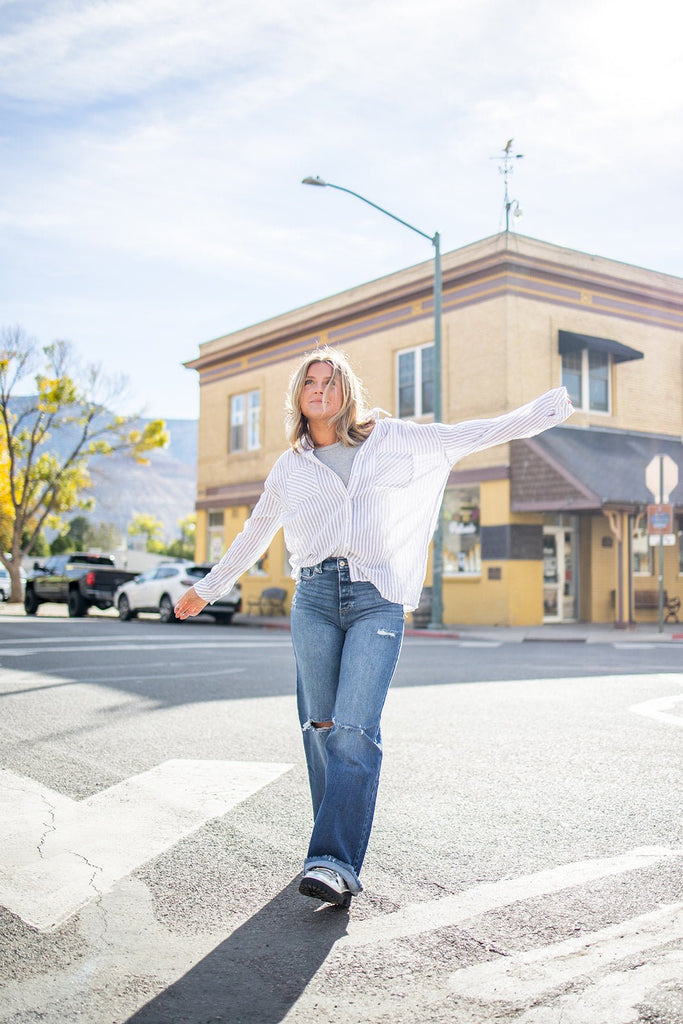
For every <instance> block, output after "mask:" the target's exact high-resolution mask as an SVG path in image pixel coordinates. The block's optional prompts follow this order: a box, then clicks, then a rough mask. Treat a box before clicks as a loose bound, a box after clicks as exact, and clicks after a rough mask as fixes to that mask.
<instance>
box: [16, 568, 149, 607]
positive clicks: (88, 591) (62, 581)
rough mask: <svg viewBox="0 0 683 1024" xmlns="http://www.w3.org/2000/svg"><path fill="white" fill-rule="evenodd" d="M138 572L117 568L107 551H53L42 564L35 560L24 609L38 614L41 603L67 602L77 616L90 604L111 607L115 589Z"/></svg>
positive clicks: (27, 587)
mask: <svg viewBox="0 0 683 1024" xmlns="http://www.w3.org/2000/svg"><path fill="white" fill-rule="evenodd" d="M136 575H137V573H134V572H126V570H125V569H117V568H116V566H115V565H114V560H113V559H112V558H109V557H107V556H106V555H87V554H83V553H81V552H77V553H76V554H64V555H52V557H51V558H48V560H47V561H46V562H45V564H44V565H40V564H39V563H38V562H35V563H34V565H33V574H32V575H31V576H29V578H28V579H27V580H26V590H25V593H24V609H25V611H26V614H27V615H35V614H36V612H37V611H38V608H39V606H40V605H41V604H44V603H46V602H48V601H49V602H57V603H59V604H66V605H67V606H68V609H69V615H70V616H71V617H72V618H78V617H80V616H82V615H86V614H87V612H88V608H90V607H92V606H93V605H94V606H95V607H96V608H111V607H112V605H113V603H114V591H115V590H116V588H117V587H118V586H120V584H121V583H125V582H126V581H127V580H132V579H133V578H134V577H135V576H136Z"/></svg>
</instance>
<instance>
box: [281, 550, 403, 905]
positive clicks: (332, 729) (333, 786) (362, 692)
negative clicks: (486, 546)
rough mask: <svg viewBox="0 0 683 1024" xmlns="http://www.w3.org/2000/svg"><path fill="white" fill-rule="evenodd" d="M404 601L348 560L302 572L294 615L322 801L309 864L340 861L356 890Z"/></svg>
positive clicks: (313, 771) (306, 734) (302, 714)
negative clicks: (388, 595) (352, 571)
mask: <svg viewBox="0 0 683 1024" xmlns="http://www.w3.org/2000/svg"><path fill="white" fill-rule="evenodd" d="M403 621H404V616H403V607H402V605H400V604H394V603H392V602H391V601H387V600H385V599H384V598H383V597H382V596H381V594H380V593H379V591H378V590H377V589H376V587H375V586H374V585H373V584H372V583H366V582H352V581H351V579H350V576H349V568H348V562H347V561H346V559H344V558H328V559H326V560H325V561H324V562H321V563H320V564H319V565H316V566H310V567H307V568H304V569H302V571H301V577H300V579H299V582H298V583H297V587H296V593H295V595H294V601H293V603H292V612H291V629H292V641H293V645H294V654H295V657H296V666H297V705H298V710H299V720H300V722H301V728H302V731H303V741H304V751H305V754H306V762H307V765H308V776H309V782H310V788H311V797H312V801H313V816H314V826H313V833H312V836H311V841H310V845H309V848H308V855H307V857H306V859H305V862H304V870H307V869H308V868H309V867H311V866H312V865H314V864H327V863H329V865H330V867H333V868H335V869H336V870H337V871H338V872H339V873H340V874H341V875H342V876H343V877H344V879H345V880H346V882H347V884H348V886H349V889H350V890H351V892H354V893H357V892H360V890H361V889H362V886H361V883H360V880H359V874H360V869H361V866H362V864H363V859H364V857H365V851H366V849H367V845H368V839H369V837H370V829H371V827H372V819H373V816H374V811H375V801H376V797H377V786H378V783H379V774H380V768H381V763H382V745H381V732H380V718H381V715H382V709H383V707H384V702H385V699H386V695H387V690H388V689H389V684H390V683H391V679H392V676H393V674H394V670H395V668H396V663H397V661H398V657H399V654H400V651H401V643H402V640H403Z"/></svg>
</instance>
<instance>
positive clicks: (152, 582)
mask: <svg viewBox="0 0 683 1024" xmlns="http://www.w3.org/2000/svg"><path fill="white" fill-rule="evenodd" d="M210 569H211V566H210V565H188V564H175V565H158V566H157V567H156V568H155V569H148V570H147V571H146V572H143V573H141V574H140V575H139V576H136V577H135V579H134V580H129V581H128V582H127V583H122V584H121V586H120V587H119V588H118V589H117V591H116V593H115V595H114V606H115V607H116V608H117V609H118V612H119V618H121V619H123V621H124V622H125V621H126V620H127V619H134V618H135V616H136V615H137V614H138V612H158V613H159V618H160V619H161V621H162V622H178V621H179V620H178V619H177V618H176V616H175V612H174V611H173V609H174V607H175V605H176V603H177V601H179V600H180V598H181V597H182V596H183V594H184V593H185V591H186V590H187V589H188V587H191V586H192V585H193V583H196V582H197V581H198V580H201V579H202V578H203V577H204V576H206V574H207V572H209V571H210ZM241 607H242V592H241V589H240V585H239V583H236V584H235V586H234V587H233V588H232V590H231V591H230V593H229V594H225V595H224V596H223V597H220V598H219V599H218V600H217V601H216V602H215V604H208V605H207V606H206V608H204V610H203V611H202V612H201V613H200V614H201V615H212V616H213V618H214V619H215V620H216V622H223V623H225V624H226V625H227V624H228V623H229V622H231V621H232V617H233V615H234V614H235V612H238V611H239V610H240V608H241Z"/></svg>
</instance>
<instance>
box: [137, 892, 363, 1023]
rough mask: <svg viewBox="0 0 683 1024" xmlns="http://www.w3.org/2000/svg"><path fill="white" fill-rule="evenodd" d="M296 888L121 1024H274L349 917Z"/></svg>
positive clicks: (296, 994)
mask: <svg viewBox="0 0 683 1024" xmlns="http://www.w3.org/2000/svg"><path fill="white" fill-rule="evenodd" d="M297 886H298V880H297V881H293V882H291V883H290V884H289V885H288V886H287V887H286V888H285V889H283V890H282V892H280V893H278V895H277V896H276V897H275V898H274V899H272V900H271V901H270V903H267V904H266V906H265V907H263V909H262V910H260V911H259V912H258V913H257V914H255V915H254V917H252V918H250V919H249V920H248V921H247V922H246V923H245V924H243V925H241V926H240V927H239V928H238V929H237V930H236V931H234V932H233V933H232V935H230V937H229V938H227V939H226V940H225V942H222V943H221V944H220V946H217V947H216V949H214V950H213V952H212V953H210V954H209V955H208V956H206V957H204V959H203V960H201V961H200V962H199V963H198V964H197V965H196V966H195V967H193V968H192V970H191V971H188V973H187V974H185V975H184V976H183V977H182V978H180V979H179V980H178V981H176V982H175V983H174V984H173V985H171V986H170V987H169V988H167V989H166V990H165V991H164V992H162V993H161V995H159V996H157V997H156V998H155V999H152V1000H151V1001H150V1002H149V1003H146V1004H145V1006H143V1007H142V1009H140V1010H138V1011H137V1012H136V1013H135V1014H134V1015H133V1016H132V1017H129V1018H128V1020H127V1021H126V1024H219V1022H226V1024H227V1022H230V1024H278V1022H279V1021H281V1020H282V1019H283V1018H284V1017H285V1015H286V1014H287V1013H288V1011H289V1010H290V1009H291V1008H292V1006H293V1005H294V1003H296V1001H297V1000H298V998H299V997H300V995H301V993H302V992H303V991H304V989H305V988H306V986H307V985H308V984H309V982H310V981H311V979H312V978H313V977H314V976H315V974H316V972H317V971H318V970H319V968H320V966H321V965H322V964H323V963H324V962H325V960H326V958H327V956H328V954H329V952H330V950H331V949H332V947H333V946H334V944H335V942H336V941H337V940H338V939H339V938H341V937H342V936H343V935H344V934H345V933H346V926H347V923H348V920H349V912H348V910H341V909H338V908H336V907H330V906H323V905H320V904H318V903H316V901H313V900H308V899H304V898H303V897H301V896H299V894H298V891H297ZM316 907H320V909H316Z"/></svg>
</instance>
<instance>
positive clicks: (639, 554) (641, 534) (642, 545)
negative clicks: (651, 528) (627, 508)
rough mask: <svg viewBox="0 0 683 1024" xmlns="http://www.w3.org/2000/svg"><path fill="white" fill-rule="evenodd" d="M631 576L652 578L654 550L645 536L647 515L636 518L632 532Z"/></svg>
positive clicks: (646, 535)
mask: <svg viewBox="0 0 683 1024" xmlns="http://www.w3.org/2000/svg"><path fill="white" fill-rule="evenodd" d="M632 550H633V574H634V576H652V575H653V574H654V571H655V566H654V548H653V547H651V545H650V538H649V537H648V534H647V515H646V514H645V513H643V515H641V516H638V518H637V519H636V523H635V528H634V530H633V548H632Z"/></svg>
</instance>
